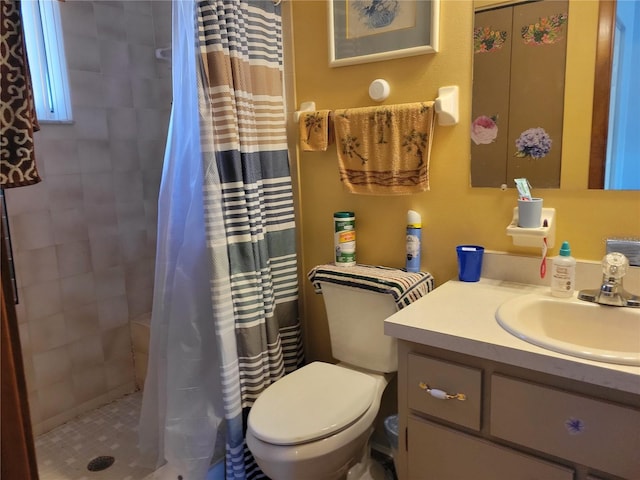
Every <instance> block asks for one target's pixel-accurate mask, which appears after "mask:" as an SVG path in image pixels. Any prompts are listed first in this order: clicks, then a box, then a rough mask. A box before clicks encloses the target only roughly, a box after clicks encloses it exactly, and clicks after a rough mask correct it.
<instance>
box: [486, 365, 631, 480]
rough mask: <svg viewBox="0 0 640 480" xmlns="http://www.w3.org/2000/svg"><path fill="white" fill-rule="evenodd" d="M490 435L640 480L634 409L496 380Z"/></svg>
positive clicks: (503, 378) (509, 380) (518, 382)
mask: <svg viewBox="0 0 640 480" xmlns="http://www.w3.org/2000/svg"><path fill="white" fill-rule="evenodd" d="M490 433H491V435H494V436H496V437H499V438H503V439H505V440H508V441H510V442H514V443H517V444H520V445H524V446H526V447H530V448H533V449H535V450H538V451H540V452H545V453H549V454H551V455H555V456H558V457H562V458H565V459H567V460H570V461H573V462H576V463H579V464H581V465H586V466H589V467H593V468H596V469H598V470H601V471H604V472H608V473H611V474H614V475H618V476H620V477H622V478H628V479H638V478H640V411H639V410H636V409H633V408H629V407H622V406H619V405H615V404H612V403H608V402H605V401H602V400H596V399H593V398H588V397H584V396H581V395H576V394H572V393H567V392H565V391H561V390H556V389H553V388H549V387H543V386H540V385H535V384H532V383H528V382H524V381H520V380H514V379H512V378H508V377H504V376H502V375H497V374H496V375H492V377H491V425H490Z"/></svg>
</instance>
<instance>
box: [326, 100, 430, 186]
mask: <svg viewBox="0 0 640 480" xmlns="http://www.w3.org/2000/svg"><path fill="white" fill-rule="evenodd" d="M334 123H335V130H336V147H337V149H338V162H339V169H340V180H341V181H342V182H343V183H344V185H345V187H346V188H347V189H348V190H349V191H350V192H351V193H359V194H369V195H405V194H410V193H417V192H423V191H425V190H429V157H430V155H431V141H432V138H433V128H434V123H435V122H434V108H433V102H422V103H406V104H401V105H386V106H382V107H365V108H349V109H344V110H336V111H335V113H334Z"/></svg>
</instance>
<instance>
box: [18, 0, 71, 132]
mask: <svg viewBox="0 0 640 480" xmlns="http://www.w3.org/2000/svg"><path fill="white" fill-rule="evenodd" d="M21 6H22V21H23V24H24V32H25V34H24V35H25V43H26V45H27V55H28V58H29V69H30V71H31V83H32V86H33V96H34V101H35V105H36V115H37V117H38V121H39V122H40V123H71V122H72V121H73V115H72V110H71V96H70V88H69V77H68V73H67V61H66V56H65V51H64V41H63V34H62V22H61V19H60V8H59V6H58V1H57V0H27V1H22V2H21Z"/></svg>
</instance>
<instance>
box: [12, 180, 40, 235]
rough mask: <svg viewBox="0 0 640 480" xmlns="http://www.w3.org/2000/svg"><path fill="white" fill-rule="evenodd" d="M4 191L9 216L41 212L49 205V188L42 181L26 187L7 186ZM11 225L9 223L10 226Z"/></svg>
mask: <svg viewBox="0 0 640 480" xmlns="http://www.w3.org/2000/svg"><path fill="white" fill-rule="evenodd" d="M4 193H5V199H6V201H7V212H8V213H9V216H15V215H22V214H23V213H34V212H38V211H40V212H42V211H45V210H47V208H48V206H49V190H48V189H47V185H46V184H45V183H44V182H40V183H36V184H35V185H29V186H28V187H21V188H7V189H6V190H5V191H4ZM12 227H13V226H12V225H10V228H12Z"/></svg>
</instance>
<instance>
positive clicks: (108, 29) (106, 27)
mask: <svg viewBox="0 0 640 480" xmlns="http://www.w3.org/2000/svg"><path fill="white" fill-rule="evenodd" d="M94 10H95V15H96V25H97V28H98V38H99V39H100V40H122V39H123V38H125V37H126V35H127V30H126V26H125V22H124V18H125V16H124V7H123V6H122V2H118V1H109V2H96V4H95V6H94Z"/></svg>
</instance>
